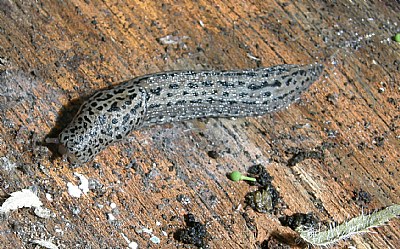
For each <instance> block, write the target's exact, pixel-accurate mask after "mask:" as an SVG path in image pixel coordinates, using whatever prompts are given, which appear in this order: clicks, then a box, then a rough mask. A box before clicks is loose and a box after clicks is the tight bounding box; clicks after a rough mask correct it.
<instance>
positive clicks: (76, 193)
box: [67, 182, 82, 198]
mask: <svg viewBox="0 0 400 249" xmlns="http://www.w3.org/2000/svg"><path fill="white" fill-rule="evenodd" d="M67 187H68V194H69V195H70V196H72V197H75V198H79V197H81V195H82V190H80V188H79V187H78V186H76V185H74V184H73V183H72V182H68V183H67Z"/></svg>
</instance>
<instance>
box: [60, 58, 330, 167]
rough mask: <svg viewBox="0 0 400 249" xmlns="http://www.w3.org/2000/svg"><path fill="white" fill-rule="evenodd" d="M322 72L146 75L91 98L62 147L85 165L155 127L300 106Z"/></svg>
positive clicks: (289, 68) (283, 69) (314, 68)
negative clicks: (132, 134)
mask: <svg viewBox="0 0 400 249" xmlns="http://www.w3.org/2000/svg"><path fill="white" fill-rule="evenodd" d="M322 71H323V66H322V65H321V64H310V65H305V66H298V65H279V66H274V67H270V68H260V69H249V70H236V71H172V72H165V73H158V74H152V75H145V76H142V77H139V78H135V79H133V80H129V81H126V82H124V83H122V84H120V85H118V86H116V87H114V88H112V89H109V90H102V91H99V92H97V93H95V94H94V95H93V96H92V97H90V98H89V99H88V100H87V101H86V102H85V103H84V104H83V105H82V106H81V108H80V110H79V111H78V114H77V115H76V116H75V118H74V119H73V121H72V122H71V123H70V124H69V125H68V126H67V127H66V128H65V129H64V130H63V131H62V132H61V134H60V135H59V141H60V146H62V149H63V152H65V153H66V154H67V156H68V158H69V160H70V161H71V162H73V163H77V164H81V163H85V162H87V161H89V160H91V159H93V157H94V156H95V155H96V154H97V153H99V152H100V151H101V150H103V149H104V148H106V147H107V146H108V145H109V144H111V143H113V142H116V141H119V140H122V139H124V138H125V137H126V136H127V135H128V134H129V133H130V132H131V131H132V130H135V129H140V128H142V127H147V126H150V125H153V124H163V123H168V122H177V121H183V120H189V119H194V118H200V117H244V116H256V115H263V114H265V113H268V112H272V111H275V110H278V109H281V108H283V107H286V106H288V105H289V104H290V103H292V102H294V101H296V100H297V99H298V98H299V97H300V95H301V93H302V92H304V91H305V90H307V88H308V87H309V86H310V85H311V84H312V83H313V82H314V81H315V80H316V79H317V78H318V77H319V75H320V74H321V73H322Z"/></svg>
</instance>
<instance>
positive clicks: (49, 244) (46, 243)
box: [32, 239, 58, 249]
mask: <svg viewBox="0 0 400 249" xmlns="http://www.w3.org/2000/svg"><path fill="white" fill-rule="evenodd" d="M32 243H33V244H36V245H39V246H43V247H45V248H47V249H58V246H56V245H55V244H53V242H51V241H48V240H43V239H40V240H39V239H38V240H33V241H32Z"/></svg>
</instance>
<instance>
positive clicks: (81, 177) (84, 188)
mask: <svg viewBox="0 0 400 249" xmlns="http://www.w3.org/2000/svg"><path fill="white" fill-rule="evenodd" d="M74 175H75V176H76V177H78V178H79V180H80V181H81V184H80V185H79V188H80V189H81V190H82V192H83V193H84V194H87V193H88V192H89V180H88V179H87V178H86V177H85V176H84V175H82V174H79V173H74Z"/></svg>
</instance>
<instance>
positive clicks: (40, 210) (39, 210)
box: [34, 207, 51, 219]
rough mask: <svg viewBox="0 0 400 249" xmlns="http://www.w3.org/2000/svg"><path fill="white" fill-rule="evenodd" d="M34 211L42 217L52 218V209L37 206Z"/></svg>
mask: <svg viewBox="0 0 400 249" xmlns="http://www.w3.org/2000/svg"><path fill="white" fill-rule="evenodd" d="M34 213H35V214H36V215H37V216H39V217H40V218H43V219H47V218H50V215H51V211H50V210H49V209H47V208H44V207H37V208H35V210H34Z"/></svg>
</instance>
